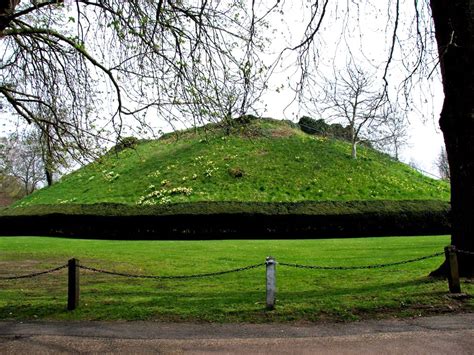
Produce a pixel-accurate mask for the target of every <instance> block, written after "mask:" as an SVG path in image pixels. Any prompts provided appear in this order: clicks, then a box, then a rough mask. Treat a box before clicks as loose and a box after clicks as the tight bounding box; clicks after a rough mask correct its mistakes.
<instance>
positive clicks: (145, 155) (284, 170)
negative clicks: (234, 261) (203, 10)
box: [15, 119, 450, 207]
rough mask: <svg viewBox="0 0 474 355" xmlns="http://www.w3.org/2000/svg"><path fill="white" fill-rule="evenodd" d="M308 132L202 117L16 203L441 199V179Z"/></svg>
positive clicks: (445, 194)
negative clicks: (354, 152)
mask: <svg viewBox="0 0 474 355" xmlns="http://www.w3.org/2000/svg"><path fill="white" fill-rule="evenodd" d="M350 149H351V148H350V144H349V143H347V142H345V141H342V140H336V139H329V138H325V137H322V136H315V135H310V134H307V133H304V132H302V131H301V130H300V129H299V127H298V126H295V125H293V124H291V123H288V122H285V121H276V120H271V119H255V120H250V121H247V122H243V123H242V122H240V123H238V124H235V125H234V126H233V127H232V128H228V127H227V128H219V127H218V126H215V125H214V126H207V127H204V128H200V129H198V130H187V131H181V132H175V133H172V134H167V135H164V136H163V137H161V138H160V139H158V140H154V141H140V142H138V143H136V144H133V145H130V147H128V148H127V147H125V148H124V147H120V149H111V150H110V151H109V153H107V154H106V155H104V156H103V157H102V158H101V159H99V160H97V161H95V162H93V163H91V164H89V165H87V166H85V167H83V168H81V169H79V170H77V171H75V172H73V173H71V174H69V175H67V176H65V177H63V178H62V179H61V180H60V181H59V182H58V183H56V184H55V185H53V186H52V187H49V188H44V189H41V190H39V191H37V192H35V193H34V194H32V195H30V196H28V197H27V198H25V199H23V200H21V201H20V202H19V203H18V204H16V205H15V207H25V206H33V205H40V204H41V205H45V204H46V205H58V204H59V205H60V204H96V203H118V204H126V205H169V204H175V203H187V202H198V201H215V202H220V201H238V202H300V201H355V200H357V201H360V200H363V201H366V200H444V201H447V200H449V194H450V190H449V185H448V184H447V183H445V182H442V181H437V180H433V179H430V178H428V177H426V176H423V175H422V174H420V173H418V172H417V171H415V170H413V169H412V168H410V167H409V166H407V165H405V164H402V163H400V162H397V161H395V160H393V159H392V158H390V157H389V156H388V155H386V154H383V153H380V152H378V151H376V150H373V149H370V148H367V147H360V153H359V154H360V155H359V158H358V159H357V160H353V159H351V157H350Z"/></svg>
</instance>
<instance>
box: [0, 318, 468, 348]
mask: <svg viewBox="0 0 474 355" xmlns="http://www.w3.org/2000/svg"><path fill="white" fill-rule="evenodd" d="M71 352H79V353H91V352H93V353H99V352H100V353H104V352H105V353H150V352H153V353H164V354H181V353H199V354H203V353H214V354H216V353H218V354H247V355H248V354H315V353H318V354H325V353H328V354H329V353H331V354H335V353H337V354H362V353H364V354H381V353H385V354H408V353H409V354H457V355H458V354H474V313H467V314H455V315H446V316H436V317H426V318H415V319H403V320H396V319H391V320H380V321H363V322H355V323H345V324H342V323H329V324H314V325H298V326H297V325H284V324H283V325H282V324H263V325H255V324H189V323H183V324H176V323H158V322H23V323H21V322H8V321H3V322H0V353H2V354H4V353H71Z"/></svg>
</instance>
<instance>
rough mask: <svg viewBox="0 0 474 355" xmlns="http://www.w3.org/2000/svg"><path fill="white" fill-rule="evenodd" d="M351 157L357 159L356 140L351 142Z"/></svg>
mask: <svg viewBox="0 0 474 355" xmlns="http://www.w3.org/2000/svg"><path fill="white" fill-rule="evenodd" d="M351 156H352V159H357V142H352V153H351Z"/></svg>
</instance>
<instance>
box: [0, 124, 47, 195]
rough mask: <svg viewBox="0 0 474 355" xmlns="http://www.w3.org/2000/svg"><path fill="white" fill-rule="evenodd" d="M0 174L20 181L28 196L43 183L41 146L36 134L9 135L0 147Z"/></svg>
mask: <svg viewBox="0 0 474 355" xmlns="http://www.w3.org/2000/svg"><path fill="white" fill-rule="evenodd" d="M0 148H1V149H0V172H1V173H2V175H4V176H13V177H14V178H16V179H17V180H18V181H21V183H22V185H23V189H24V194H25V195H29V194H31V193H32V192H33V191H35V190H36V188H37V186H38V185H39V184H40V183H41V182H43V181H44V179H45V175H44V171H45V170H44V163H43V160H42V150H41V144H40V142H39V139H38V135H37V133H36V132H28V133H25V134H23V135H19V134H16V133H15V134H11V135H10V136H9V137H8V139H6V140H5V141H4V143H3V144H2V146H1V147H0Z"/></svg>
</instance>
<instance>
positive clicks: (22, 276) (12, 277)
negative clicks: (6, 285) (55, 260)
mask: <svg viewBox="0 0 474 355" xmlns="http://www.w3.org/2000/svg"><path fill="white" fill-rule="evenodd" d="M65 268H67V264H66V265H62V266H58V267H56V268H54V269H51V270H46V271H41V272H35V273H33V274H28V275H20V276H0V280H18V279H26V278H31V277H36V276H40V275H44V274H50V273H52V272H55V271H59V270H62V269H65Z"/></svg>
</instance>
